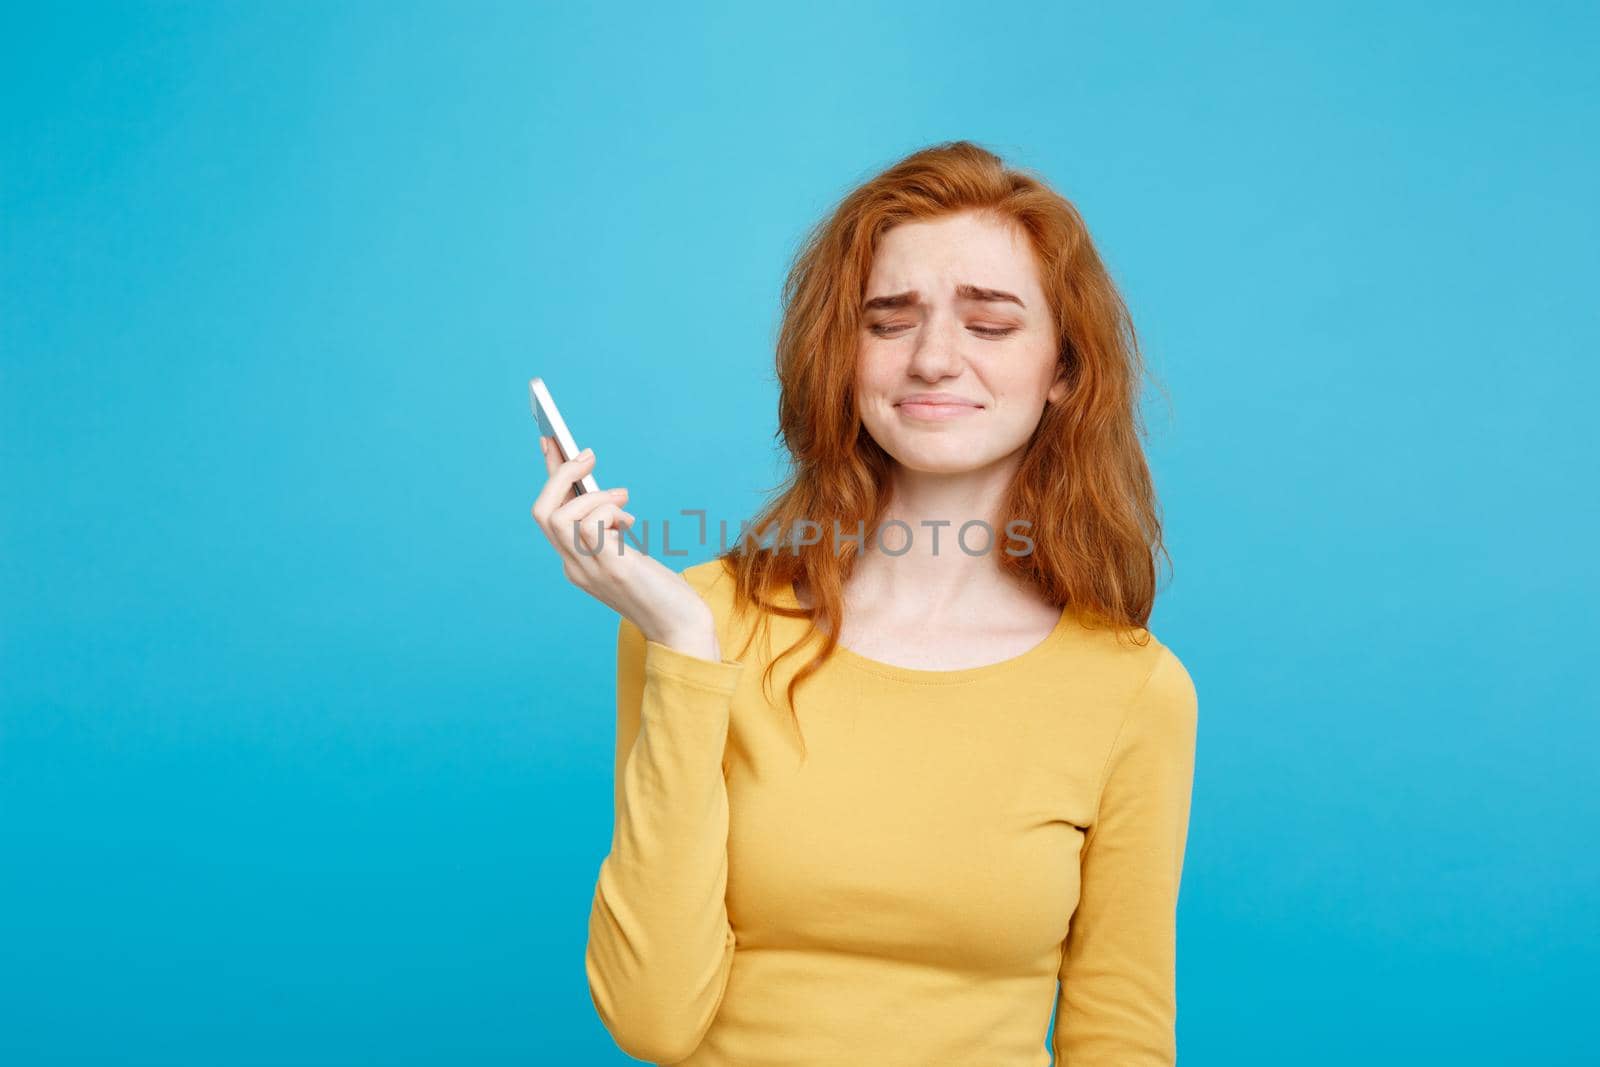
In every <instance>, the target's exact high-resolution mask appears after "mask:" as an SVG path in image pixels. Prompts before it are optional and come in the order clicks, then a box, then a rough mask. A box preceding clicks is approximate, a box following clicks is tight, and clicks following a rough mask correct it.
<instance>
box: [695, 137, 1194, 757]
mask: <svg viewBox="0 0 1600 1067" xmlns="http://www.w3.org/2000/svg"><path fill="white" fill-rule="evenodd" d="M963 211H978V212H981V213H984V214H986V215H987V216H989V217H991V218H994V219H997V220H999V221H1001V222H1008V223H1011V224H1014V225H1016V226H1018V227H1020V228H1021V229H1022V231H1023V232H1025V233H1026V234H1027V235H1028V237H1029V240H1030V242H1031V246H1032V248H1033V251H1034V254H1035V257H1036V265H1037V267H1038V272H1039V279H1040V282H1041V284H1042V288H1043V290H1044V293H1045V296H1046V299H1047V302H1048V304H1049V306H1050V310H1051V313H1052V315H1053V316H1054V318H1055V322H1056V331H1057V336H1058V338H1059V345H1058V348H1059V353H1060V355H1059V358H1060V362H1061V367H1062V369H1064V370H1065V372H1066V375H1067V380H1068V382H1069V383H1070V388H1069V391H1068V392H1067V394H1066V395H1065V396H1064V397H1063V398H1062V399H1061V401H1060V402H1058V403H1055V404H1051V405H1048V406H1047V407H1046V409H1045V412H1044V415H1043V417H1042V418H1041V419H1040V421H1039V425H1038V427H1037V428H1036V429H1035V431H1034V433H1033V436H1032V438H1031V439H1030V440H1029V442H1028V445H1027V447H1026V451H1025V452H1024V454H1023V457H1022V461H1021V464H1020V466H1019V467H1018V469H1017V472H1016V475H1015V477H1014V478H1013V480H1012V482H1011V484H1010V486H1009V488H1008V490H1007V494H1006V497H1005V499H1004V500H1003V502H1002V505H1001V511H1000V514H1002V515H1005V516H1007V517H1008V518H1007V520H1006V521H1008V522H1009V521H1011V520H1014V519H1021V520H1027V521H1028V522H1029V523H1031V527H1029V528H1028V535H1029V536H1031V537H1032V539H1033V542H1034V546H1033V551H1032V552H1031V553H1029V554H1027V555H1011V554H1009V553H1005V552H1001V553H998V557H999V560H1000V565H1001V567H1002V568H1004V569H1005V570H1008V571H1010V572H1011V573H1013V574H1014V575H1016V576H1018V577H1021V578H1023V579H1025V580H1027V581H1028V582H1031V583H1032V584H1033V585H1034V586H1035V587H1036V588H1037V589H1038V590H1039V592H1040V593H1041V594H1042V595H1043V596H1044V597H1045V598H1046V599H1047V600H1049V601H1050V603H1052V604H1055V605H1057V606H1060V607H1067V606H1071V607H1072V608H1073V609H1074V610H1075V613H1076V614H1077V615H1078V617H1079V619H1080V621H1081V622H1082V623H1083V624H1084V625H1087V626H1091V627H1106V628H1110V629H1114V630H1116V631H1117V632H1118V634H1119V635H1122V634H1129V635H1132V636H1133V639H1134V642H1135V643H1137V644H1143V643H1145V640H1147V636H1148V632H1147V631H1145V630H1144V627H1145V625H1146V623H1147V622H1148V620H1149V617H1150V610H1151V607H1152V604H1153V602H1154V600H1155V594H1156V559H1157V556H1158V554H1160V555H1165V554H1166V550H1165V548H1164V546H1163V545H1162V532H1161V519H1160V512H1159V507H1158V504H1157V502H1156V498H1155V490H1154V486H1153V485H1152V481H1151V477H1150V470H1149V467H1148V465H1147V464H1146V461H1145V456H1144V450H1143V447H1142V439H1143V438H1144V436H1145V430H1144V426H1143V423H1142V420H1141V418H1140V415H1139V409H1138V401H1139V395H1140V383H1141V381H1142V378H1143V376H1144V372H1145V367H1144V361H1143V358H1142V356H1141V354H1140V350H1139V342H1138V337H1137V335H1136V334H1135V332H1134V328H1133V322H1132V318H1131V316H1130V315H1129V312H1128V308H1127V306H1126V304H1125V303H1124V301H1123V299H1122V296H1121V295H1120V293H1119V292H1118V291H1117V287H1116V286H1115V285H1114V284H1113V282H1112V280H1111V276H1110V274H1109V273H1108V272H1107V270H1106V268H1105V265H1104V264H1103V263H1102V262H1101V260H1100V256H1099V254H1098V253H1097V252H1096V251H1095V247H1094V243H1093V242H1092V241H1091V240H1090V237H1089V230H1088V227H1087V226H1085V225H1084V222H1083V219H1082V218H1081V217H1080V216H1079V214H1078V211H1077V209H1076V208H1074V207H1073V205H1072V204H1071V202H1070V201H1068V200H1067V199H1066V198H1065V197H1063V196H1061V195H1060V194H1059V193H1057V192H1055V191H1054V190H1053V189H1051V188H1050V187H1049V186H1048V185H1047V184H1046V183H1045V182H1044V181H1043V180H1042V179H1041V178H1039V177H1037V176H1035V175H1034V174H1033V173H1032V172H1030V171H1027V170H1022V169H1014V168H1011V167H1008V166H1007V165H1006V164H1005V163H1004V161H1003V160H1001V158H1000V157H999V156H997V155H995V154H994V153H993V152H991V151H989V150H988V149H986V148H983V147H981V146H980V145H977V144H975V143H973V142H971V141H951V142H945V143H942V144H937V145H932V146H930V147H927V148H924V149H921V150H920V151H917V152H913V153H912V154H911V155H909V156H906V157H905V158H904V159H901V160H900V161H899V162H897V163H895V164H894V165H892V166H891V167H889V168H888V169H887V170H884V171H883V172H882V173H880V174H878V175H877V176H875V177H873V178H872V179H870V180H869V181H867V182H865V183H864V184H862V185H860V186H858V187H857V188H855V189H853V190H851V191H850V192H849V193H848V194H847V195H846V196H845V197H844V198H843V199H842V200H841V201H840V202H839V203H838V205H837V206H836V207H835V208H834V210H833V211H832V213H831V214H830V215H828V216H827V217H826V218H824V219H823V220H822V221H820V222H819V223H818V224H817V225H816V226H815V227H814V228H813V229H812V230H811V232H810V233H809V234H808V235H807V238H806V240H805V241H804V243H803V244H802V246H801V248H800V250H799V252H798V253H797V254H796V257H795V260H794V263H793V265H792V266H791V268H790V270H789V273H788V277H787V279H786V281H785V283H784V287H783V321H782V326H781V328H780V330H779V336H778V342H777V371H778V384H779V390H780V391H779V399H778V433H779V434H781V435H782V438H783V441H784V443H785V445H786V447H787V449H788V452H789V454H790V458H791V472H790V474H789V476H788V477H787V479H786V480H785V482H784V483H783V484H782V485H781V486H780V487H779V488H778V489H777V490H776V491H775V493H774V495H773V497H772V498H771V499H770V501H769V502H768V503H767V504H766V505H765V506H764V507H763V509H762V510H761V512H760V513H759V514H758V516H757V517H756V519H755V520H754V523H753V529H754V532H756V533H760V532H761V531H766V530H769V529H774V528H775V529H777V530H778V531H790V530H794V529H796V528H798V524H799V523H800V522H801V521H802V520H810V521H811V522H815V523H819V524H820V528H821V530H822V531H824V535H823V536H822V539H821V540H820V541H818V542H816V543H813V544H809V545H806V544H800V543H797V542H794V543H790V544H789V545H788V547H784V546H783V545H779V546H777V547H763V546H760V545H755V546H752V545H751V544H750V540H749V538H748V537H746V538H743V539H741V540H740V541H739V542H738V543H737V544H735V545H734V546H733V547H732V548H731V549H729V550H728V551H726V552H724V553H723V554H722V555H721V556H720V557H719V558H720V559H721V560H722V561H723V563H724V565H725V566H726V567H727V569H728V570H729V571H730V572H731V573H732V575H733V576H734V578H735V583H736V593H735V602H736V603H737V605H738V608H739V611H740V612H741V614H742V613H743V612H744V611H745V610H746V609H747V608H748V607H750V606H752V605H754V606H755V607H758V608H759V609H761V610H762V611H763V612H767V613H770V614H776V615H783V616H787V617H790V618H806V619H809V620H810V623H811V625H810V627H809V629H808V631H807V634H806V638H807V639H809V638H811V637H814V636H818V635H820V636H821V638H822V648H821V650H820V651H819V652H818V653H817V655H816V656H814V657H813V658H812V659H811V660H810V661H809V662H808V663H806V664H805V665H804V666H802V667H801V668H800V669H799V670H798V671H797V672H796V674H795V676H794V678H793V679H792V680H791V681H790V683H789V686H788V689H787V693H786V696H787V699H788V703H789V707H790V710H791V713H792V714H793V713H794V707H795V692H796V688H797V687H798V686H799V684H800V683H801V682H802V681H803V680H804V679H805V678H807V677H809V676H810V675H811V674H813V673H815V671H816V670H817V668H818V667H819V666H821V664H822V662H823V661H824V660H825V659H827V657H828V656H829V655H831V654H832V653H833V651H834V649H835V648H836V647H837V645H838V633H839V624H840V621H841V619H842V617H843V607H844V595H843V589H844V583H845V580H846V579H847V578H848V577H849V576H850V573H851V571H852V569H853V567H854V563H855V559H856V556H857V554H858V553H859V547H858V546H856V545H855V544H854V543H853V542H850V541H848V540H844V541H843V542H842V548H839V549H837V550H836V548H835V546H834V544H833V543H832V542H833V538H832V537H831V536H829V534H831V531H833V530H835V529H837V530H839V531H840V534H839V537H840V538H844V537H845V534H846V533H853V532H855V531H856V530H858V529H859V528H860V527H858V523H862V522H864V523H865V529H866V530H867V531H871V530H873V529H874V528H875V527H876V525H877V523H878V522H879V520H880V519H881V517H882V515H883V513H884V509H885V507H886V506H887V504H888V502H889V501H888V487H889V484H890V483H889V473H890V471H891V469H892V467H893V464H894V462H895V461H894V460H893V458H892V457H890V456H889V455H888V453H886V452H884V451H883V449H882V448H880V447H879V446H878V444H877V442H875V441H874V440H873V439H872V437H871V435H870V434H868V433H867V431H866V429H865V428H864V427H863V425H862V423H861V420H860V417H859V415H858V413H857V410H856V399H855V388H854V383H855V371H856V366H855V364H856V354H857V348H858V345H859V337H860V331H861V328H862V317H861V310H860V309H861V303H862V300H863V299H864V298H865V296H866V284H867V280H868V277H869V275H870V273H871V268H872V261H873V255H874V253H875V251H876V248H877V245H878V241H879V239H880V238H881V237H882V236H883V234H884V233H886V232H887V231H888V230H889V229H890V228H892V227H894V226H896V225H898V224H900V223H902V222H909V221H926V220H931V219H937V218H940V217H942V216H947V215H950V214H954V213H956V212H963ZM835 522H837V523H838V525H837V526H834V525H833V524H834V523H835ZM998 536H999V535H998V534H997V540H998ZM1168 563H1169V565H1170V563H1171V558H1170V556H1169V557H1168ZM802 580H803V581H804V583H805V587H806V589H807V591H808V593H809V594H810V595H809V599H810V601H811V605H810V607H809V608H789V607H786V606H784V605H782V604H778V603H775V602H774V601H773V599H772V597H773V595H774V594H775V593H776V592H778V591H779V590H782V589H783V588H784V587H785V585H786V583H790V582H799V581H802ZM754 636H755V631H754V630H751V631H750V638H749V639H747V640H746V642H745V646H744V647H745V649H748V648H749V647H750V640H751V639H753V638H754ZM804 643H805V641H804V640H802V641H801V642H798V643H797V644H795V645H794V646H792V647H791V648H789V649H787V650H785V651H784V652H783V654H782V655H780V656H778V657H777V658H776V659H774V661H773V663H772V664H770V665H769V666H768V668H767V673H766V675H765V676H764V684H767V685H770V679H771V674H772V670H773V668H774V667H775V666H776V664H777V662H778V660H781V659H783V658H784V657H786V656H788V655H790V654H792V653H794V652H795V651H797V650H798V649H799V648H800V647H801V645H803V644H804ZM741 655H742V653H741ZM798 725H799V721H798V716H796V727H797V728H798ZM803 744H804V738H803V735H802V745H803Z"/></svg>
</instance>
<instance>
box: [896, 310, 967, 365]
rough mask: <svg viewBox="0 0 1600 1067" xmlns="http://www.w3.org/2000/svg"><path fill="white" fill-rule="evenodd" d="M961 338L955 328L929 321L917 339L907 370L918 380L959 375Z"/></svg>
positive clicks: (957, 329)
mask: <svg viewBox="0 0 1600 1067" xmlns="http://www.w3.org/2000/svg"><path fill="white" fill-rule="evenodd" d="M961 363H962V357H961V336H960V332H959V324H957V325H956V326H955V327H952V326H950V325H949V324H943V323H940V322H938V321H930V322H929V324H928V328H927V329H925V330H923V331H922V334H921V336H919V337H918V338H917V346H916V348H914V349H912V352H911V365H910V367H908V368H907V369H908V370H909V371H910V372H911V373H912V374H914V375H916V376H917V377H920V378H948V377H950V376H952V375H955V374H960V373H961Z"/></svg>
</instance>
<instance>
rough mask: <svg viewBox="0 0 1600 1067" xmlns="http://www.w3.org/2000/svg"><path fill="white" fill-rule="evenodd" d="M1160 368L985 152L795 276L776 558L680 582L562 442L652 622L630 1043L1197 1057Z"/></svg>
mask: <svg viewBox="0 0 1600 1067" xmlns="http://www.w3.org/2000/svg"><path fill="white" fill-rule="evenodd" d="M1142 370H1143V368H1142V363H1141V359H1140V357H1139V353H1138V346H1137V343H1136V340H1135V335H1134V332H1133V329H1132V326H1131V324H1130V322H1129V318H1128V313H1127V310H1126V307H1125V306H1124V304H1123V301H1122V300H1121V298H1120V297H1119V295H1118V293H1117V291H1116V288H1115V287H1114V285H1113V284H1112V281H1111V279H1110V277H1109V276H1108V275H1107V272H1106V270H1105V268H1104V266H1103V265H1102V264H1101V261H1100V259H1099V257H1098V255H1097V254H1096V252H1095V250H1094V246H1093V244H1092V243H1091V241H1090V239H1089V234H1088V232H1087V230H1086V228H1085V226H1084V224H1083V222H1082V220H1081V219H1080V217H1079V216H1078V214H1077V212H1076V211H1075V210H1074V209H1073V207H1072V205H1071V204H1070V203H1069V202H1067V201H1066V200H1065V199H1063V198H1062V197H1061V196H1060V195H1059V194H1057V193H1055V192H1053V191H1052V190H1051V189H1050V188H1049V187H1047V186H1046V185H1045V184H1044V183H1043V182H1042V181H1041V180H1039V179H1038V178H1036V177H1034V176H1032V175H1031V174H1029V173H1027V172H1025V171H1018V170H1015V169H1008V168H1007V167H1006V166H1005V164H1004V163H1003V162H1002V161H1001V160H1000V159H999V158H997V157H996V156H994V155H993V154H991V153H990V152H988V151H986V150H985V149H983V148H981V147H979V146H977V145H974V144H972V143H969V142H954V143H949V144H942V145H937V146H934V147H931V148H928V149H926V150H923V151H920V152H917V153H915V154H913V155H911V156H908V157H907V158H905V159H904V160H902V161H900V162H899V163H898V164H896V165H895V166H893V167H891V168H890V169H888V170H887V171H885V172H883V173H882V174H880V175H878V176H877V177H875V178H873V179H872V180H870V181H868V182H867V183H866V184H864V185H862V186H861V187H860V188H858V189H856V190H854V191H852V192H851V193H850V194H849V195H848V196H847V197H845V199H844V200H843V201H842V202H841V203H840V204H839V205H838V207H837V208H836V210H835V211H834V212H833V213H832V215H831V217H830V218H828V219H826V220H825V221H824V222H823V223H822V224H821V225H819V226H818V228H817V229H816V230H815V231H814V232H813V234H812V235H811V237H810V240H809V241H808V242H807V244H806V246H805V247H804V248H803V250H802V251H801V254H800V255H799V257H798V259H797V261H796V263H795V264H794V267H793V269H792V271H791V273H790V275H789V278H788V282H787V284H786V286H785V289H784V321H783V328H782V331H781V335H780V340H779V345H778V372H779V384H780V388H781V395H780V399H779V424H780V427H781V429H782V433H783V437H784V440H785V442H786V444H787V446H788V449H789V451H790V453H791V455H792V458H793V474H792V476H791V478H790V479H789V481H788V483H787V484H786V485H785V486H784V487H783V489H782V490H781V492H780V493H779V494H777V495H776V497H775V498H774V500H773V502H772V503H770V505H769V506H768V507H767V508H766V509H765V511H764V512H763V513H762V514H761V515H760V516H759V517H758V518H757V520H756V521H755V523H754V524H753V526H754V529H755V531H756V532H757V534H760V533H761V532H763V531H770V530H776V531H778V532H779V534H780V538H779V540H778V541H777V542H776V543H773V544H765V545H763V544H759V543H755V544H753V543H751V542H750V540H748V539H747V540H746V541H742V542H741V543H740V544H739V545H737V546H735V548H734V549H732V550H730V551H728V552H727V553H725V554H724V555H723V556H721V557H718V558H716V559H713V560H711V561H709V562H706V563H702V564H697V565H694V566H690V567H688V568H686V569H685V570H684V571H682V573H678V572H675V571H673V570H672V569H671V568H669V567H666V566H665V565H663V564H662V563H660V562H659V561H657V560H655V559H653V558H651V557H650V556H649V555H648V554H647V553H646V552H643V551H640V550H638V549H637V548H635V547H634V546H632V545H630V544H628V543H627V539H626V537H625V536H624V534H625V532H626V531H627V530H628V529H629V527H630V526H631V524H632V519H633V517H632V516H631V515H629V514H628V513H627V512H626V511H624V510H622V504H623V502H624V501H625V498H626V491H625V490H608V491H604V492H601V493H593V494H579V495H573V494H572V491H571V489H572V484H573V483H574V482H575V481H576V480H577V479H578V478H580V477H581V476H582V475H584V474H586V473H588V472H590V471H592V470H593V469H594V467H595V458H594V457H593V455H588V456H584V457H579V458H578V459H575V460H573V461H571V462H560V458H559V455H558V454H556V453H555V452H554V450H553V448H550V447H548V442H544V443H545V444H546V445H547V447H546V465H547V473H548V481H547V482H546V484H545V486H544V488H543V490H542V491H541V492H540V494H539V497H538V500H537V502H536V503H535V504H534V506H533V514H534V517H535V518H536V519H537V520H538V523H539V525H540V527H541V529H542V530H543V531H544V532H545V534H546V535H547V536H548V537H549V538H550V540H551V543H552V544H553V545H554V546H555V547H556V549H557V551H558V553H559V554H560V556H561V557H562V560H563V564H564V569H565V573H566V575H567V577H568V578H569V579H571V580H572V582H573V583H574V584H576V585H577V586H578V587H579V588H580V589H582V590H584V591H585V592H586V593H589V594H591V595H593V596H595V597H597V598H599V599H600V600H602V601H603V602H605V603H606V604H608V605H610V606H611V607H613V608H615V609H616V610H617V611H618V612H619V614H620V615H621V616H622V618H621V620H620V623H619V629H618V634H617V747H616V766H615V809H614V814H615V823H614V829H613V834H612V839H611V850H610V853H609V855H607V856H606V858H605V860H604V862H603V863H602V865H601V868H600V872H599V877H598V881H597V885H596V887H595V894H594V901H593V908H592V911H591V913H590V919H589V940H588V950H587V956H586V970H587V974H588V980H589V989H590V992H591V995H592V997H593V1000H594V1005H595V1008H596V1010H597V1011H598V1013H599V1015H600V1018H601V1019H602V1021H603V1022H604V1023H605V1025H606V1027H607V1029H608V1030H609V1031H610V1032H611V1034H612V1035H613V1037H614V1038H615V1040H616V1042H617V1044H618V1045H619V1046H620V1047H621V1048H622V1050H623V1051H625V1052H627V1053H628V1054H630V1055H632V1056H634V1057H637V1058H639V1059H642V1060H647V1061H651V1062H655V1063H661V1064H677V1063H684V1064H692V1065H707V1067H709V1065H719V1067H720V1065H738V1067H760V1065H767V1064H818V1065H821V1064H830V1065H832V1064H871V1065H874V1067H885V1065H890V1064H908V1065H909V1064H915V1065H918V1067H928V1065H940V1067H943V1065H952V1067H954V1065H960V1067H967V1065H973V1067H1012V1065H1015V1067H1038V1065H1042V1064H1047V1063H1049V1062H1050V1055H1051V1053H1052V1052H1053V1053H1054V1057H1055V1062H1056V1063H1058V1064H1070V1065H1071V1067H1139V1065H1155V1064H1172V1063H1174V1062H1175V1060H1176V1057H1177V1050H1176V1040H1175V1022H1176V1016H1177V1004H1176V995H1175V963H1176V910H1177V901H1178V885H1179V880H1180V876H1181V873H1182V868H1183V856H1184V846H1185V841H1186V836H1187V829H1188V818H1189V807H1190V793H1191V784H1192V779H1193V767H1194V750H1195V730H1196V716H1197V699H1196V694H1195V689H1194V686H1193V684H1192V682H1191V680H1190V677H1189V674H1188V673H1187V671H1186V670H1185V668H1184V666H1183V665H1182V663H1181V662H1180V661H1179V659H1178V658H1177V657H1176V656H1175V655H1174V654H1173V653H1172V651H1170V650H1169V649H1168V648H1166V647H1165V646H1164V645H1163V644H1162V643H1161V642H1160V641H1158V640H1156V638H1155V637H1154V635H1152V634H1151V633H1150V632H1149V630H1147V629H1146V628H1145V625H1146V623H1147V622H1148V619H1149V615H1150V610H1151V604H1152V601H1153V600H1154V596H1155V592H1156V589H1155V586H1156V567H1155V560H1156V556H1157V554H1158V553H1159V552H1162V551H1163V549H1162V546H1161V528H1160V522H1159V519H1158V508H1157V506H1156V503H1155V497H1154V492H1153V489H1152V485H1151V479H1150V475H1149V471H1148V468H1147V466H1146V463H1145V459H1144V456H1143V453H1142V449H1141V426H1140V424H1139V418H1138V412H1137V402H1138V399H1139V383H1140V378H1141V374H1142ZM986 531H987V532H986ZM807 644H812V645H813V646H816V645H818V644H820V647H813V654H812V655H811V656H810V657H809V658H807V657H805V656H804V654H803V647H804V646H805V645H807ZM734 649H738V651H737V652H733V650H734ZM802 661H803V662H802ZM1052 1009H1053V1010H1054V1012H1055V1022H1054V1030H1053V1037H1051V1038H1049V1040H1048V1043H1047V1038H1046V1035H1047V1033H1048V1032H1050V1025H1051V1012H1052Z"/></svg>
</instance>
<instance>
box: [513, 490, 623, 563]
mask: <svg viewBox="0 0 1600 1067" xmlns="http://www.w3.org/2000/svg"><path fill="white" fill-rule="evenodd" d="M627 499H628V491H627V490H626V489H622V488H618V489H602V490H600V491H599V492H598V493H581V494H579V495H577V496H574V497H573V498H572V499H571V500H568V501H567V502H566V503H564V504H562V505H560V506H559V507H557V508H556V509H555V510H554V511H553V512H551V513H550V514H549V516H548V517H547V518H546V520H545V521H544V523H543V524H542V525H543V526H544V528H545V536H547V537H549V538H550V540H551V542H552V543H554V544H555V546H556V549H557V551H559V552H561V553H562V554H563V555H570V554H571V553H573V552H576V551H577V546H578V539H577V538H578V534H577V532H576V531H577V530H580V529H584V528H588V529H593V528H594V515H595V514H596V513H597V512H600V511H602V510H604V509H605V508H616V507H618V506H619V505H621V504H624V503H626V502H627ZM534 507H535V508H537V507H538V505H537V504H535V505H534ZM535 517H536V518H537V515H535Z"/></svg>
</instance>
